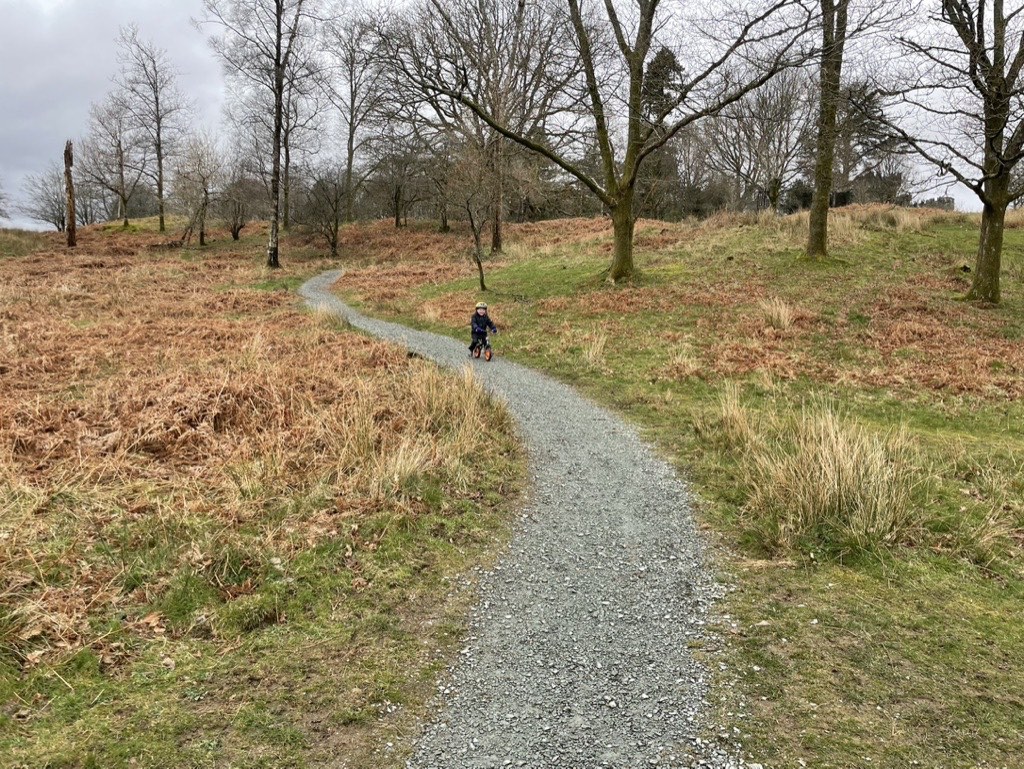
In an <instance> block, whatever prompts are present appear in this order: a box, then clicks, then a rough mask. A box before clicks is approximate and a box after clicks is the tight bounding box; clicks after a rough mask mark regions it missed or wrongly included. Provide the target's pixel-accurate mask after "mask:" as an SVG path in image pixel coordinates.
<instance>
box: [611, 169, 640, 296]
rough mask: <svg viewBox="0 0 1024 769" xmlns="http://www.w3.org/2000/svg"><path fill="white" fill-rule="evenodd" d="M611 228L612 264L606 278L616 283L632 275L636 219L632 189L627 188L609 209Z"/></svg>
mask: <svg viewBox="0 0 1024 769" xmlns="http://www.w3.org/2000/svg"><path fill="white" fill-rule="evenodd" d="M611 215H612V230H613V233H614V238H615V248H614V251H613V253H612V266H611V268H610V269H609V271H608V279H609V280H611V281H612V282H613V283H617V282H618V281H620V280H623V279H624V278H629V277H631V276H632V275H633V229H634V226H635V225H636V220H635V219H634V218H633V189H632V188H629V189H628V190H627V191H626V192H624V193H623V194H622V195H621V196H620V197H619V199H618V202H617V203H616V205H615V207H614V208H612V210H611Z"/></svg>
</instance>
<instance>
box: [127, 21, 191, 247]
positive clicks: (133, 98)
mask: <svg viewBox="0 0 1024 769" xmlns="http://www.w3.org/2000/svg"><path fill="white" fill-rule="evenodd" d="M118 62H119V63H120V65H121V71H120V73H119V74H118V76H117V78H116V79H115V83H116V86H117V88H118V90H119V96H120V98H122V99H123V100H124V103H125V107H126V109H127V111H128V113H129V115H130V116H131V118H132V120H133V122H134V124H135V126H136V128H137V129H138V130H139V131H140V132H142V133H143V134H144V135H145V136H146V137H148V140H149V144H150V150H151V153H152V157H153V163H152V164H151V165H150V167H149V169H148V175H149V176H150V177H151V179H152V182H153V185H154V188H155V189H156V197H157V206H158V210H159V217H160V232H164V231H165V229H166V223H165V206H164V198H165V194H164V193H165V174H164V171H165V165H166V162H167V159H168V157H169V156H171V155H172V154H173V151H174V148H175V146H176V144H177V142H178V139H179V138H180V137H181V136H182V135H183V133H184V131H185V128H186V121H187V119H188V116H189V114H190V113H191V111H192V108H191V105H190V104H189V102H188V100H187V99H186V98H185V97H184V96H183V95H182V93H181V91H180V90H179V89H178V85H177V79H178V72H177V70H176V69H175V68H174V65H173V64H172V63H171V60H170V57H169V56H168V54H167V51H165V50H164V49H163V48H158V47H157V46H156V45H155V44H154V43H153V42H152V41H146V40H143V39H141V38H140V37H139V29H138V27H136V26H134V25H131V26H127V27H123V28H122V29H121V34H120V36H119V38H118Z"/></svg>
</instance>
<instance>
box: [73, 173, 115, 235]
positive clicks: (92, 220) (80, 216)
mask: <svg viewBox="0 0 1024 769" xmlns="http://www.w3.org/2000/svg"><path fill="white" fill-rule="evenodd" d="M107 195H109V193H108V192H106V190H104V189H103V188H102V187H100V186H99V185H98V184H95V183H93V182H91V181H89V179H88V178H85V179H79V180H77V181H76V182H75V219H76V220H77V221H78V224H80V225H81V226H82V227H87V226H88V225H90V224H98V223H99V222H101V221H104V219H105V218H106V215H107V211H108V210H109V209H110V206H109V204H108V202H107V199H106V197H107Z"/></svg>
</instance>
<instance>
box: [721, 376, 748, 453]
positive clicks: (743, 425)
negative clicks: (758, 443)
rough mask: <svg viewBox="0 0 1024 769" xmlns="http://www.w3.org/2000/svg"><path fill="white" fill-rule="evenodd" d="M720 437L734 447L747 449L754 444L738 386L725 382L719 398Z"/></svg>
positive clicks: (735, 383)
mask: <svg viewBox="0 0 1024 769" xmlns="http://www.w3.org/2000/svg"><path fill="white" fill-rule="evenodd" d="M718 405H719V418H720V420H721V431H722V437H723V438H724V439H725V441H726V443H727V444H729V445H730V446H734V447H747V446H749V445H750V444H752V443H753V442H754V438H755V432H754V425H753V419H752V417H751V415H750V412H748V411H747V409H746V407H744V405H743V401H742V398H741V394H740V386H739V384H738V383H737V382H726V383H725V387H724V388H722V394H721V396H720V398H719V403H718Z"/></svg>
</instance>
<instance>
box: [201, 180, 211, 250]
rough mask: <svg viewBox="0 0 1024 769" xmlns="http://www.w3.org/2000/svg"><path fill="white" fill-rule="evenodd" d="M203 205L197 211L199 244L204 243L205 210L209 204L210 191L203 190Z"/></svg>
mask: <svg viewBox="0 0 1024 769" xmlns="http://www.w3.org/2000/svg"><path fill="white" fill-rule="evenodd" d="M202 205H203V207H202V209H201V210H200V211H199V245H200V246H205V245H206V211H207V209H208V208H209V206H210V193H209V192H208V191H207V190H203V203H202Z"/></svg>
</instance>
